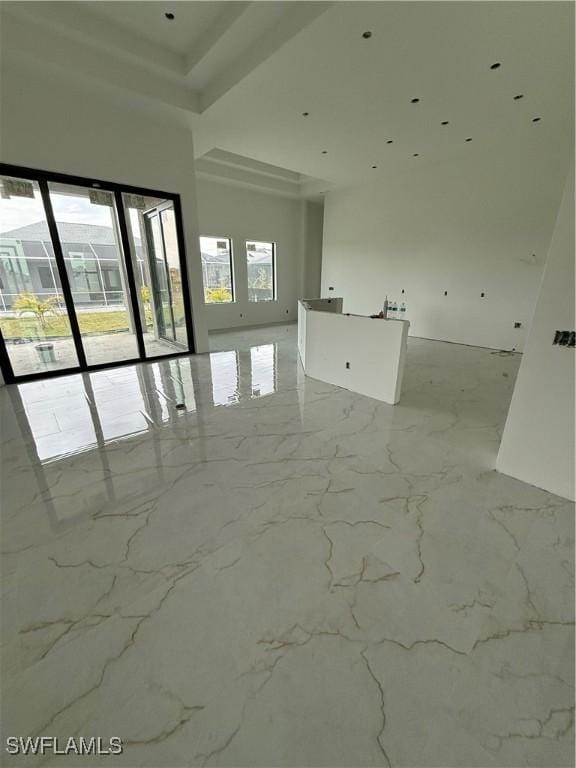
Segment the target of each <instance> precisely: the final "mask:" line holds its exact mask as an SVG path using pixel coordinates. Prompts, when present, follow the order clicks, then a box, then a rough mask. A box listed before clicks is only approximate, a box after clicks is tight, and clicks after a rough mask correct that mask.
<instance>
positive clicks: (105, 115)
mask: <svg viewBox="0 0 576 768" xmlns="http://www.w3.org/2000/svg"><path fill="white" fill-rule="evenodd" d="M7 45H8V47H9V40H8V41H7ZM126 99H127V97H125V96H123V95H122V94H121V93H119V92H114V91H112V90H107V89H105V88H104V87H102V86H100V85H97V84H96V83H92V82H91V81H88V80H79V79H77V78H76V77H75V76H74V74H73V73H70V74H68V73H63V72H61V71H59V70H56V69H53V68H50V67H48V66H45V67H43V68H42V69H40V68H38V66H37V65H34V64H33V63H32V62H24V61H23V60H21V59H20V58H19V57H17V56H16V57H14V58H13V57H12V56H11V55H10V56H8V55H7V54H6V51H4V52H3V59H2V95H1V105H2V110H1V123H0V129H1V131H0V136H1V141H0V158H1V160H2V162H5V163H11V164H14V165H22V166H29V167H31V168H37V169H41V170H49V171H56V172H61V173H69V174H75V175H78V176H85V177H92V178H97V179H103V180H105V181H114V182H119V183H125V184H131V185H135V186H141V187H146V188H150V189H157V190H161V191H165V192H172V193H177V194H179V195H180V196H181V203H182V213H183V220H184V221H183V223H184V231H185V237H186V255H187V259H188V274H189V278H190V283H191V294H192V311H193V320H194V331H195V341H196V350H197V351H198V352H202V351H206V349H207V348H208V334H207V330H206V325H205V320H204V312H203V298H202V297H203V294H202V271H201V266H200V252H199V247H198V224H197V216H196V189H195V183H194V154H193V142H192V133H191V130H190V128H189V126H188V125H187V123H186V119H185V117H184V115H183V114H180V113H178V112H177V111H173V112H168V111H166V110H163V109H162V108H161V107H160V106H159V105H154V106H153V107H152V106H151V107H149V108H148V107H147V106H146V105H145V104H141V103H138V102H135V101H133V102H131V103H128V102H127V100H126Z"/></svg>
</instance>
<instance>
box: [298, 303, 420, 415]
mask: <svg viewBox="0 0 576 768" xmlns="http://www.w3.org/2000/svg"><path fill="white" fill-rule="evenodd" d="M342 307H343V300H342V299H341V298H330V299H307V300H306V299H302V300H301V301H299V302H298V352H299V355H300V360H301V362H302V366H303V367H304V372H305V373H306V375H307V376H311V377H312V378H313V379H319V380H320V381H327V382H328V383H330V384H335V385H336V386H337V387H344V388H345V389H349V390H351V391H352V392H358V393H359V394H361V395H366V396H367V397H373V398H375V399H376V400H382V401H383V402H384V403H389V404H390V405H395V404H396V403H398V402H399V400H400V392H401V389H402V377H403V374H404V359H405V356H406V343H407V338H408V328H409V327H410V323H409V322H408V321H407V320H391V319H390V320H384V319H380V318H371V317H366V316H364V315H352V314H345V313H343V312H342Z"/></svg>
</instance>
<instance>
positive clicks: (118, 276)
mask: <svg viewBox="0 0 576 768" xmlns="http://www.w3.org/2000/svg"><path fill="white" fill-rule="evenodd" d="M48 188H49V190H50V202H51V203H52V210H53V212H54V219H55V220H56V226H57V228H58V236H59V238H60V245H61V247H62V251H63V254H64V262H65V264H66V272H67V275H68V280H69V282H70V288H71V290H72V298H73V301H74V309H75V311H76V317H77V318H78V325H79V327H80V333H81V335H82V345H83V347H84V353H85V355H86V362H87V363H88V365H98V364H101V363H112V362H119V361H122V360H134V359H135V358H137V357H138V342H137V337H136V330H135V324H134V318H133V316H132V306H131V302H130V298H129V296H130V294H129V288H128V279H127V275H126V271H127V270H126V267H127V259H126V254H125V253H124V251H123V249H122V243H121V241H120V235H119V232H118V224H117V220H116V211H115V208H114V193H113V192H110V191H108V190H103V189H98V190H91V189H83V188H82V187H78V186H72V185H70V184H54V183H51V182H50V183H49V184H48Z"/></svg>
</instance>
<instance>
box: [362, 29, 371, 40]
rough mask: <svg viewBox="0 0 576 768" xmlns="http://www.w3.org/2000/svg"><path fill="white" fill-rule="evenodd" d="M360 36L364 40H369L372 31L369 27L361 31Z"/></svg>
mask: <svg viewBox="0 0 576 768" xmlns="http://www.w3.org/2000/svg"><path fill="white" fill-rule="evenodd" d="M362 37H363V38H364V40H369V39H370V38H371V37H372V32H370V30H369V29H367V30H366V32H362Z"/></svg>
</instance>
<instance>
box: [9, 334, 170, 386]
mask: <svg viewBox="0 0 576 768" xmlns="http://www.w3.org/2000/svg"><path fill="white" fill-rule="evenodd" d="M82 340H83V343H84V349H85V351H86V357H87V361H88V364H89V365H102V364H103V363H111V362H122V361H123V360H131V359H134V358H137V357H138V348H137V344H136V337H135V336H134V334H132V333H130V332H129V331H122V332H120V333H102V334H98V335H94V336H83V337H82ZM47 345H51V346H52V349H51V350H50V349H44V350H42V349H38V347H46V346H47ZM7 346H8V353H9V356H10V360H11V362H12V367H13V369H14V373H15V374H16V375H17V376H18V375H20V376H23V375H26V374H30V373H41V372H45V371H53V370H58V369H65V368H73V367H74V366H77V365H78V358H77V357H76V350H75V348H74V341H73V339H72V336H68V337H60V338H55V339H29V340H27V341H25V342H22V343H18V344H14V343H9V344H8V345H7ZM144 346H145V349H146V355H147V356H148V357H159V356H161V355H169V354H171V353H174V352H182V351H183V348H182V347H181V346H179V345H176V344H172V343H170V342H168V341H164V340H162V339H158V338H156V337H155V336H154V335H153V334H151V333H145V334H144ZM52 358H53V359H52Z"/></svg>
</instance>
